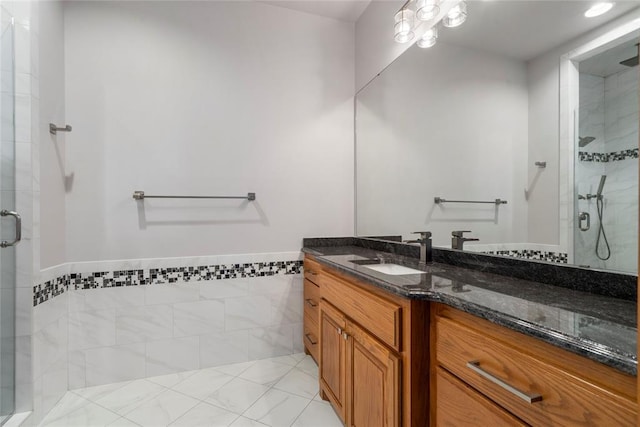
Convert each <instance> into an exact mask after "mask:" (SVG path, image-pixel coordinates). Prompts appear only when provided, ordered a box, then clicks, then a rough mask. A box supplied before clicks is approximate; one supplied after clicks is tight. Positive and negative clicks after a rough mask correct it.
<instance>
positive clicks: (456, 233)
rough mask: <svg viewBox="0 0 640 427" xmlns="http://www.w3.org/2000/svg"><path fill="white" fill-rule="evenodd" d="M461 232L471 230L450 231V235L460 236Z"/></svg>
mask: <svg viewBox="0 0 640 427" xmlns="http://www.w3.org/2000/svg"><path fill="white" fill-rule="evenodd" d="M463 233H471V230H456V231H452V232H451V235H452V236H453V237H462V235H463Z"/></svg>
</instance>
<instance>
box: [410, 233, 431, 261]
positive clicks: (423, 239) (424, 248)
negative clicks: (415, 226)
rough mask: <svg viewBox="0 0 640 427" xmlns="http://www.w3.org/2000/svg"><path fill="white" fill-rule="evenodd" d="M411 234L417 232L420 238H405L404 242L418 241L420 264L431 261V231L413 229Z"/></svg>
mask: <svg viewBox="0 0 640 427" xmlns="http://www.w3.org/2000/svg"><path fill="white" fill-rule="evenodd" d="M411 234H419V235H420V238H419V239H416V240H405V241H404V243H420V264H426V263H428V262H431V260H432V259H433V257H432V255H431V232H430V231H414V232H413V233H411Z"/></svg>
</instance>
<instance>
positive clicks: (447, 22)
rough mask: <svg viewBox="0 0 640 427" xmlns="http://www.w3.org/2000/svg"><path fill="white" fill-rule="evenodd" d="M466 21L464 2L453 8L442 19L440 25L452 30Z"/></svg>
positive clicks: (465, 5)
mask: <svg viewBox="0 0 640 427" xmlns="http://www.w3.org/2000/svg"><path fill="white" fill-rule="evenodd" d="M466 20H467V4H466V3H465V2H463V1H462V2H460V3H458V4H457V5H456V6H455V7H453V8H452V9H451V10H450V11H449V13H447V16H445V17H444V18H442V25H444V26H445V27H449V28H453V27H457V26H460V25H462V23H463V22H464V21H466Z"/></svg>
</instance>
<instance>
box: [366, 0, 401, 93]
mask: <svg viewBox="0 0 640 427" xmlns="http://www.w3.org/2000/svg"><path fill="white" fill-rule="evenodd" d="M404 3H405V2H404V1H403V0H390V1H379V0H373V1H372V2H371V3H370V4H369V6H368V7H367V8H366V9H365V11H364V12H363V13H362V15H361V16H360V18H359V19H358V21H357V22H356V51H355V61H356V63H355V74H356V90H360V89H362V87H364V86H365V85H366V84H367V83H368V82H369V81H371V79H373V78H374V77H375V76H377V75H378V73H380V72H381V71H382V70H384V69H385V68H386V67H387V66H388V65H389V64H391V63H392V62H393V61H394V60H395V59H396V58H397V57H399V56H400V55H402V53H403V52H404V51H405V50H407V49H408V48H409V47H411V44H410V43H406V44H399V43H396V42H395V41H394V40H393V17H394V15H395V14H396V12H397V11H398V10H400V8H401V7H402V5H403V4H404Z"/></svg>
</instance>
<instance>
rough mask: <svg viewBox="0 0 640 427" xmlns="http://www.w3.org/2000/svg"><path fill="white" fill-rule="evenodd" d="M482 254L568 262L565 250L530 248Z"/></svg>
mask: <svg viewBox="0 0 640 427" xmlns="http://www.w3.org/2000/svg"><path fill="white" fill-rule="evenodd" d="M481 253H483V254H489V255H502V256H509V257H512V258H521V259H531V260H536V261H547V262H556V263H558V264H567V263H568V262H569V254H567V253H566V252H550V251H535V250H530V249H519V250H497V251H483V252H481Z"/></svg>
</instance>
